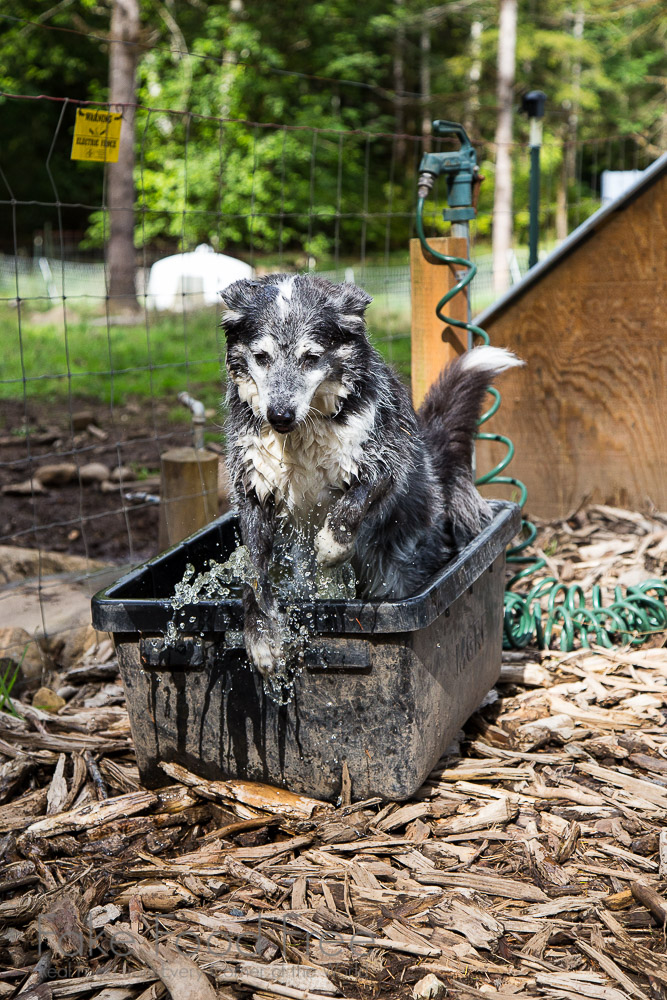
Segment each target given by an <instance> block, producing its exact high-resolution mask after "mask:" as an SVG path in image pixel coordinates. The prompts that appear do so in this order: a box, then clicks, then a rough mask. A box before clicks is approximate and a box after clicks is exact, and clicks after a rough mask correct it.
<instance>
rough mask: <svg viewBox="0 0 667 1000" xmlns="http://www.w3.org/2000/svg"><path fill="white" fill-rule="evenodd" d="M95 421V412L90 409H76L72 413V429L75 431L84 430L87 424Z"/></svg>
mask: <svg viewBox="0 0 667 1000" xmlns="http://www.w3.org/2000/svg"><path fill="white" fill-rule="evenodd" d="M94 423H95V414H94V413H93V411H92V410H77V412H76V413H73V414H72V429H73V430H75V431H85V430H86V429H87V427H88V424H94Z"/></svg>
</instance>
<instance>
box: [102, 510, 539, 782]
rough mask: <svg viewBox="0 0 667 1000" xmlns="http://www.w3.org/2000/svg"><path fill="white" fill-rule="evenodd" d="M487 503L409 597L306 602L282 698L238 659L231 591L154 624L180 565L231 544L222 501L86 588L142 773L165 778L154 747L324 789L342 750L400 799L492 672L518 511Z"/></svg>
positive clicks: (223, 769) (183, 760)
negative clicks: (291, 679) (190, 529)
mask: <svg viewBox="0 0 667 1000" xmlns="http://www.w3.org/2000/svg"><path fill="white" fill-rule="evenodd" d="M493 509H494V518H493V521H492V522H491V524H489V526H488V527H487V528H485V529H484V531H482V532H481V533H480V535H478V537H477V538H476V539H475V540H474V541H473V542H472V543H471V544H470V545H468V546H467V547H466V548H465V549H464V550H463V551H462V552H461V553H460V554H459V555H458V556H457V558H456V559H454V560H453V561H452V562H450V563H448V564H447V565H446V566H444V567H443V569H442V571H441V572H440V573H438V574H436V575H435V576H434V577H433V578H432V580H431V581H430V582H429V583H428V585H427V586H426V587H424V588H423V589H422V590H421V591H420V592H419V593H417V594H415V595H414V596H412V597H410V598H408V599H405V600H401V601H382V600H379V601H360V600H315V601H312V602H310V603H305V602H304V603H303V607H302V609H300V613H302V615H303V620H304V622H305V621H307V622H308V629H309V633H310V638H309V640H308V643H307V647H306V654H305V666H304V669H303V670H302V672H301V673H300V674H299V676H298V677H297V679H296V681H295V685H294V696H293V698H292V699H291V700H290V701H289V702H288V703H287V704H283V705H281V704H276V702H275V701H273V700H272V699H271V698H269V697H268V696H267V695H266V694H265V692H264V687H263V683H262V678H261V677H260V676H259V674H257V673H256V671H254V670H253V669H252V668H251V667H250V665H249V663H248V660H247V658H246V654H245V649H244V646H243V633H242V627H243V609H242V605H241V601H240V600H239V599H229V600H220V601H215V602H214V601H201V602H199V603H197V604H192V605H190V606H188V607H186V608H184V609H182V610H183V613H184V615H185V618H184V620H185V621H187V622H188V623H189V624H188V626H187V634H186V633H183V634H181V635H179V638H178V641H177V642H175V643H171V644H170V643H167V642H165V639H164V635H165V632H166V630H167V627H168V625H169V622H170V620H171V618H172V616H173V608H172V605H171V603H170V600H169V597H170V595H172V594H173V593H174V587H175V585H176V584H177V583H178V581H179V580H181V579H182V577H183V574H184V571H185V568H186V566H187V564H188V563H190V564H192V565H193V566H194V567H195V569H197V570H200V569H202V568H203V567H204V566H205V565H207V564H208V561H209V560H210V559H216V560H220V561H223V560H225V559H227V558H228V557H229V555H230V554H231V553H232V552H233V551H234V549H235V547H236V545H237V544H238V529H237V520H236V517H235V515H234V514H233V513H228V514H225V515H223V516H222V517H220V518H218V519H217V520H215V521H213V522H212V523H211V524H210V525H208V526H207V527H206V528H204V529H202V530H200V531H198V532H197V533H196V534H194V535H192V536H191V537H190V538H187V539H186V540H185V541H183V542H181V543H179V544H178V545H176V546H175V547H173V548H171V549H169V550H168V551H166V552H164V553H162V554H161V555H159V556H157V557H156V558H154V559H151V560H149V561H148V562H146V563H144V564H143V565H141V566H139V567H138V568H137V569H135V570H133V571H132V572H130V573H128V574H127V575H125V576H123V577H122V578H121V579H119V580H118V581H117V582H116V583H115V584H113V585H112V586H111V587H108V588H107V589H106V590H103V591H101V592H100V593H99V594H97V595H96V596H95V597H94V598H93V601H92V611H93V624H94V626H95V628H97V629H99V630H101V631H108V632H111V633H112V634H113V637H114V641H115V644H116V650H117V652H118V660H119V664H120V672H121V676H122V680H123V684H124V686H125V692H126V696H127V707H128V712H129V717H130V725H131V728H132V736H133V739H134V744H135V748H136V754H137V762H138V765H139V771H140V774H141V778H142V780H143V782H144V783H145V784H146V785H147V786H149V787H157V786H159V785H163V784H164V783H165V780H166V779H165V774H164V772H163V771H162V770H161V769H160V766H159V764H160V762H168V763H179V764H181V765H183V766H184V767H186V768H188V769H189V770H190V771H193V772H194V773H195V774H198V775H201V776H202V777H205V778H209V779H220V778H223V779H224V778H243V779H247V780H251V781H263V782H267V783H269V784H273V785H278V786H282V787H288V788H290V789H291V790H292V791H295V792H301V793H304V794H306V795H310V796H313V797H315V798H320V799H328V800H330V801H335V800H336V799H337V797H338V796H339V794H340V790H341V779H342V771H343V763H344V762H347V766H348V769H349V773H350V777H351V780H352V794H353V797H354V799H356V800H360V799H365V798H369V797H371V796H381V797H382V798H383V799H388V800H402V799H406V798H409V797H410V796H411V795H412V794H413V793H414V792H415V791H416V790H417V789H418V788H419V787H420V785H421V784H422V782H423V781H424V779H425V777H426V776H427V775H428V773H429V771H430V770H431V769H432V768H433V766H434V765H435V764H436V762H437V761H438V759H439V757H440V756H441V754H442V752H443V750H444V749H445V748H446V747H447V746H448V745H449V744H450V743H451V742H452V740H453V738H454V737H455V735H456V733H457V732H458V730H459V728H460V727H461V725H462V724H463V723H464V722H465V721H466V719H467V718H468V717H469V716H470V715H471V714H472V713H473V712H474V711H475V709H476V708H477V706H478V705H479V704H480V702H481V701H482V699H483V698H484V695H485V694H486V693H487V692H488V691H489V689H490V688H491V687H492V686H493V685H494V684H495V682H496V681H497V679H498V677H499V675H500V665H501V649H502V628H503V592H504V588H505V572H504V570H505V548H506V546H507V544H508V542H509V541H510V540H511V539H512V538H513V537H514V536H515V535H516V533H517V532H518V530H519V526H520V512H519V508H518V507H517V506H516V505H515V504H511V503H505V502H494V504H493Z"/></svg>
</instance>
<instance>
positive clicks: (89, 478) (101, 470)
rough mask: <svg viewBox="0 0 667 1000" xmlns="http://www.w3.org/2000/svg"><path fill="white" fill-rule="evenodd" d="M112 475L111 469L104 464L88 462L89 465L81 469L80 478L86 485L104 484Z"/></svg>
mask: <svg viewBox="0 0 667 1000" xmlns="http://www.w3.org/2000/svg"><path fill="white" fill-rule="evenodd" d="M110 474H111V473H110V470H109V468H108V467H107V466H106V465H104V464H103V463H102V462H88V464H87V465H82V466H81V468H80V469H79V476H80V477H81V482H82V483H84V484H87V483H104V482H106V480H107V479H108V478H109V476H110Z"/></svg>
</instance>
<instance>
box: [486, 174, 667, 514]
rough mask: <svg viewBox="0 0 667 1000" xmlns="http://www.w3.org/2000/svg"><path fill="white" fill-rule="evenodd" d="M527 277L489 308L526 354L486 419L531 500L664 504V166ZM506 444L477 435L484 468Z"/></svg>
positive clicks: (511, 343) (548, 504)
mask: <svg viewBox="0 0 667 1000" xmlns="http://www.w3.org/2000/svg"><path fill="white" fill-rule="evenodd" d="M524 282H525V284H526V287H525V290H523V291H521V290H520V287H519V286H517V289H516V290H515V294H514V296H513V297H512V296H511V295H510V296H508V300H507V302H506V303H505V304H504V305H503V304H502V303H500V304H499V305H498V306H497V307H494V308H492V309H491V310H487V313H486V314H483V317H484V322H483V323H482V325H483V326H484V328H485V329H486V330H487V332H488V333H489V335H490V338H491V343H492V344H495V345H497V346H499V347H509V348H511V349H512V350H513V351H515V352H516V353H517V354H518V355H520V357H522V358H523V359H524V360H525V361H526V368H524V369H515V370H514V371H512V372H508V373H507V374H506V375H503V376H501V377H500V379H499V381H498V386H499V388H500V391H501V393H502V405H501V408H500V410H499V412H498V413H497V415H496V416H495V417H493V418H492V420H490V421H489V422H488V424H487V425H486V426H485V427H484V428H483V429H484V430H489V431H493V432H497V433H500V434H506V435H508V436H509V437H510V438H511V439H512V440H513V441H514V443H515V445H516V457H515V458H514V460H513V462H512V464H511V467H510V469H509V472H511V473H512V474H513V475H515V476H517V477H518V478H519V479H521V480H523V481H524V482H525V483H526V485H527V487H528V503H527V506H526V509H527V511H528V512H529V513H530V514H532V515H535V516H538V517H543V518H560V517H565V516H566V515H568V514H570V513H571V512H573V511H574V510H576V508H577V507H578V506H579V505H580V504H582V503H584V502H588V501H591V502H601V503H608V504H613V505H617V506H622V507H629V508H634V509H646V508H647V507H649V506H652V505H655V507H657V508H658V509H661V510H665V509H667V350H666V348H667V320H666V313H667V170H664V169H663V170H662V171H661V172H658V173H657V176H655V178H654V179H653V180H652V181H651V183H650V184H648V183H647V184H646V186H645V187H644V188H643V189H640V190H639V191H637V192H635V194H634V195H633V197H632V198H630V199H628V200H627V201H626V202H625V203H623V204H620V205H619V207H618V208H617V210H615V211H612V212H610V213H609V214H608V215H607V216H606V217H605V218H604V219H602V220H601V221H600V223H599V224H598V225H596V226H593V227H591V228H590V229H589V230H588V231H587V232H586V233H584V234H583V235H582V237H581V239H579V240H578V241H577V240H574V241H573V242H572V246H571V249H570V250H569V251H568V252H567V253H565V254H562V255H561V257H560V259H559V260H557V261H556V262H555V263H554V265H553V266H552V267H551V268H548V267H547V268H544V269H542V273H541V275H540V276H539V277H536V278H535V280H534V281H533V282H532V283H531V282H529V281H526V279H524ZM503 453H504V451H503V448H502V447H501V446H500V445H487V444H486V443H484V442H480V444H479V446H478V452H477V455H478V458H477V463H478V471H479V472H483V471H485V470H486V469H489V468H490V467H491V465H492V464H495V462H496V461H497V460H498V459H499V458H500V456H501V455H502V454H503ZM485 492H486V493H487V495H488V494H498V493H499V492H500V491H499V488H498V487H496V488H494V489H491V490H489V489H486V490H485Z"/></svg>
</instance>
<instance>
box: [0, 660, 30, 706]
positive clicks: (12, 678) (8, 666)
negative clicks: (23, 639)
mask: <svg viewBox="0 0 667 1000" xmlns="http://www.w3.org/2000/svg"><path fill="white" fill-rule="evenodd" d="M27 649H28V647H27V646H26V647H25V649H24V650H23V654H22V656H21V659H20V660H19V662H18V663H14V662H13V661H12V660H0V712H8V713H9V714H10V715H15V716H16V717H17V718H20V716H19V713H18V712H17V711H16V709H15V708H14V705H13V703H12V699H11V693H12V688H13V687H14V684H15V683H16V678H17V677H18V675H19V670H20V669H21V665H22V663H23V660H24V659H25V654H26V651H27Z"/></svg>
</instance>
